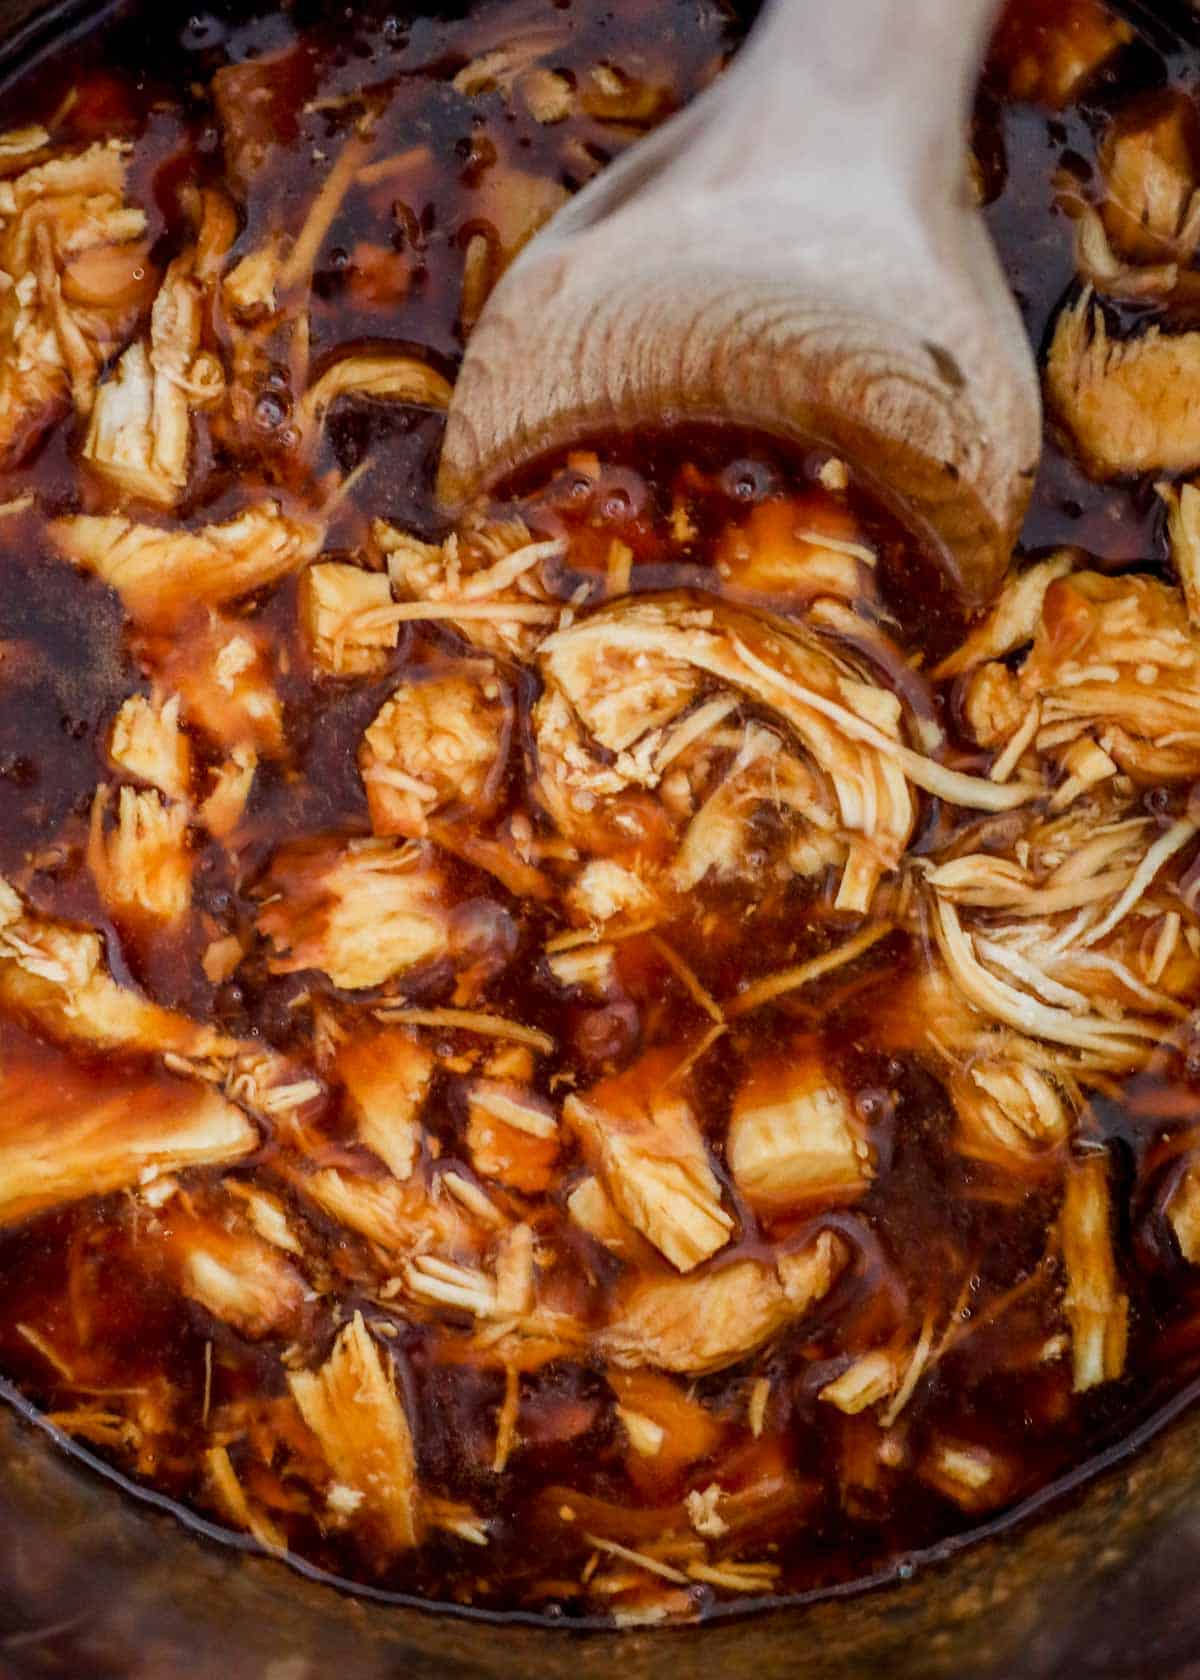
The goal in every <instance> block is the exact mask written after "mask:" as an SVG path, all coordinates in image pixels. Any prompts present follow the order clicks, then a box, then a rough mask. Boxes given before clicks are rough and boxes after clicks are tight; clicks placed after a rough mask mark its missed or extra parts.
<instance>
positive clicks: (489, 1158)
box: [467, 1079, 560, 1195]
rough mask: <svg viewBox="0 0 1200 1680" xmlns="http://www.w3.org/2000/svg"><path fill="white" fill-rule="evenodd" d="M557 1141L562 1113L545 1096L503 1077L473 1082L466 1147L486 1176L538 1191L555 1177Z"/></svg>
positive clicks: (475, 1163)
mask: <svg viewBox="0 0 1200 1680" xmlns="http://www.w3.org/2000/svg"><path fill="white" fill-rule="evenodd" d="M559 1147H560V1145H559V1128H558V1118H557V1116H556V1115H555V1113H554V1111H553V1109H552V1108H551V1106H550V1104H549V1103H547V1102H546V1101H545V1100H544V1099H542V1098H540V1097H536V1096H535V1095H534V1094H533V1093H532V1092H531V1091H529V1090H526V1089H524V1088H523V1087H521V1086H519V1085H513V1084H511V1083H507V1082H505V1081H503V1080H499V1079H480V1080H476V1081H475V1082H474V1083H473V1084H472V1086H471V1088H470V1091H469V1092H468V1096H467V1148H468V1150H469V1151H470V1155H471V1161H472V1164H473V1166H474V1167H475V1170H476V1172H478V1173H479V1174H480V1175H481V1176H482V1177H484V1178H494V1179H498V1180H499V1181H500V1182H501V1183H502V1184H507V1185H511V1186H512V1188H513V1189H514V1190H521V1191H524V1192H525V1194H526V1195H536V1194H537V1193H538V1192H539V1191H543V1190H546V1189H547V1188H548V1187H549V1185H550V1183H551V1182H552V1179H553V1173H554V1166H555V1163H556V1161H557V1160H558V1155H559Z"/></svg>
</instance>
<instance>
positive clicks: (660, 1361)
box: [599, 1231, 849, 1376]
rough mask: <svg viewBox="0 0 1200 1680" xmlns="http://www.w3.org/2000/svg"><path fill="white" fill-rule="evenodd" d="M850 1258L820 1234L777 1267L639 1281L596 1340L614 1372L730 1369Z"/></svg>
mask: <svg viewBox="0 0 1200 1680" xmlns="http://www.w3.org/2000/svg"><path fill="white" fill-rule="evenodd" d="M848 1259H849V1255H848V1253H847V1249H846V1246H845V1244H844V1242H843V1241H842V1239H841V1238H840V1237H839V1236H837V1235H836V1233H834V1232H831V1231H822V1232H820V1234H819V1235H818V1236H817V1237H816V1238H815V1239H814V1240H813V1242H812V1243H811V1244H810V1245H809V1247H808V1248H806V1249H800V1250H797V1251H796V1252H794V1253H792V1254H788V1255H781V1256H780V1257H779V1258H778V1260H777V1262H776V1264H775V1265H770V1264H768V1263H767V1262H765V1261H758V1260H736V1261H734V1262H733V1263H732V1264H731V1265H728V1266H723V1267H720V1268H718V1269H717V1270H715V1271H706V1272H703V1273H702V1274H701V1275H700V1276H699V1277H695V1278H664V1279H656V1278H652V1277H650V1278H639V1279H636V1280H635V1281H633V1282H632V1283H631V1284H630V1286H629V1287H628V1288H627V1289H625V1290H624V1291H623V1293H622V1294H621V1295H620V1297H619V1298H618V1301H617V1304H616V1308H615V1311H614V1313H613V1316H612V1317H611V1318H610V1320H609V1322H608V1325H607V1327H606V1329H605V1330H604V1332H603V1333H602V1335H601V1337H600V1342H599V1345H600V1348H601V1351H602V1352H603V1353H605V1354H606V1355H607V1357H608V1358H609V1359H610V1360H611V1361H612V1362H613V1364H614V1365H617V1366H619V1367H628V1368H634V1369H636V1368H637V1367H638V1366H640V1365H653V1366H657V1367H658V1368H659V1369H661V1370H664V1371H679V1372H682V1373H685V1374H687V1375H690V1376H700V1375H702V1374H703V1373H705V1372H707V1371H720V1370H722V1369H724V1367H725V1366H727V1365H734V1364H736V1363H737V1361H738V1360H739V1359H743V1358H745V1356H746V1355H747V1354H749V1353H752V1352H753V1351H754V1349H755V1348H757V1347H761V1345H762V1344H763V1342H765V1341H768V1340H769V1339H770V1337H771V1336H773V1335H775V1333H776V1332H777V1331H779V1330H781V1329H782V1328H783V1326H784V1325H785V1324H788V1323H789V1322H790V1321H791V1320H793V1319H800V1318H803V1317H804V1316H805V1314H806V1313H807V1312H808V1311H809V1309H810V1308H811V1307H812V1306H814V1305H815V1304H816V1302H818V1301H820V1300H822V1299H823V1297H824V1296H825V1295H827V1294H828V1293H829V1291H830V1289H832V1287H833V1285H834V1283H835V1282H836V1281H837V1278H838V1276H839V1274H840V1273H841V1271H842V1270H843V1269H844V1267H845V1265H846V1263H847V1261H848Z"/></svg>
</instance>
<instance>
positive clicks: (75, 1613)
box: [0, 0, 1200, 1680]
mask: <svg viewBox="0 0 1200 1680" xmlns="http://www.w3.org/2000/svg"><path fill="white" fill-rule="evenodd" d="M137 3H138V0H129V4H130V5H136V4H137ZM450 3H452V0H450ZM792 3H799V0H792ZM897 3H899V0H897ZM427 9H429V7H428V5H427ZM752 9H753V8H751V7H746V8H745V10H746V11H747V12H750V11H751V10H752ZM113 10H114V8H113V7H111V6H109V7H103V6H101V7H97V5H96V4H95V0H68V4H66V5H63V6H58V7H55V6H49V7H47V6H45V5H43V4H41V3H40V0H0V86H3V85H4V84H5V83H6V82H8V81H9V80H10V79H11V77H12V76H13V75H14V74H16V73H17V72H19V70H20V69H21V68H22V67H23V66H25V65H26V64H28V62H29V61H30V60H31V58H33V57H34V56H36V55H37V54H39V53H41V52H43V51H45V50H46V48H47V47H48V46H49V45H51V44H54V45H55V46H56V47H58V48H59V49H60V50H61V47H62V44H63V42H64V41H72V40H73V41H74V42H75V43H76V45H75V47H74V50H76V51H79V52H86V41H87V37H88V33H89V31H90V30H92V29H95V28H103V27H104V19H105V17H106V16H111V15H112V13H113ZM1146 12H1147V14H1148V21H1149V23H1150V25H1151V27H1153V28H1154V29H1156V30H1159V31H1161V29H1163V28H1164V27H1166V28H1168V29H1172V30H1188V31H1189V32H1191V31H1196V35H1195V38H1196V40H1197V44H1198V51H1200V30H1197V25H1196V20H1195V17H1194V14H1193V13H1192V12H1191V11H1190V10H1189V9H1188V8H1187V7H1185V6H1182V5H1180V4H1178V3H1177V0H1160V4H1158V5H1157V6H1154V7H1153V8H1151V7H1149V6H1147V8H1146ZM183 15H184V14H183V13H182V12H181V21H182V18H183ZM1198 1398H1200V1384H1196V1385H1193V1387H1192V1388H1190V1389H1189V1390H1187V1391H1185V1392H1184V1393H1182V1394H1180V1395H1179V1396H1177V1398H1176V1399H1175V1400H1174V1401H1173V1402H1172V1403H1171V1404H1170V1405H1169V1406H1167V1407H1166V1408H1165V1409H1164V1410H1162V1411H1161V1412H1160V1413H1159V1414H1158V1415H1157V1416H1155V1417H1153V1418H1152V1419H1150V1420H1149V1421H1148V1422H1147V1423H1146V1424H1145V1425H1144V1426H1143V1427H1142V1429H1141V1430H1140V1431H1139V1433H1138V1434H1137V1435H1136V1436H1134V1437H1132V1438H1130V1439H1129V1440H1128V1441H1126V1442H1125V1443H1123V1444H1122V1445H1121V1446H1120V1448H1118V1449H1116V1450H1114V1451H1113V1452H1110V1453H1109V1454H1107V1455H1106V1456H1105V1457H1103V1458H1101V1459H1098V1460H1096V1461H1094V1462H1092V1463H1091V1464H1089V1465H1087V1466H1085V1467H1084V1468H1083V1469H1082V1470H1080V1471H1079V1472H1077V1473H1075V1474H1074V1475H1072V1476H1071V1477H1069V1478H1065V1479H1064V1480H1062V1481H1060V1482H1059V1483H1057V1484H1054V1485H1053V1486H1051V1487H1050V1488H1048V1489H1046V1490H1044V1491H1043V1492H1042V1493H1041V1494H1039V1495H1038V1496H1037V1497H1036V1498H1035V1499H1033V1500H1031V1501H1029V1502H1027V1503H1026V1504H1025V1505H1023V1506H1022V1507H1020V1508H1019V1509H1018V1510H1016V1511H1014V1512H1010V1513H1008V1514H1006V1515H1005V1516H1004V1517H1003V1518H1002V1519H1000V1520H998V1521H996V1522H993V1523H991V1524H989V1525H988V1526H987V1527H985V1528H982V1529H979V1530H976V1531H975V1532H974V1533H973V1534H971V1535H968V1536H965V1537H962V1538H960V1539H956V1540H955V1541H953V1542H951V1543H948V1544H946V1545H943V1546H941V1547H939V1548H937V1549H936V1550H935V1551H932V1552H929V1553H924V1554H915V1555H913V1556H911V1557H909V1558H907V1559H905V1560H904V1561H903V1562H902V1563H900V1564H899V1565H898V1566H897V1567H896V1568H895V1569H894V1570H893V1571H891V1572H890V1573H889V1574H888V1575H887V1576H886V1577H881V1578H876V1579H873V1580H870V1581H863V1582H859V1583H856V1584H854V1585H853V1586H852V1587H850V1588H847V1589H844V1590H841V1591H838V1592H836V1593H829V1594H825V1595H822V1596H819V1597H814V1598H811V1599H804V1600H794V1601H791V1602H788V1603H785V1604H782V1605H780V1606H779V1607H777V1608H773V1609H771V1610H769V1611H759V1612H741V1613H739V1612H737V1611H727V1612H725V1613H723V1614H720V1615H718V1616H716V1617H715V1618H713V1619H712V1620H710V1621H709V1622H707V1623H705V1624H704V1625H703V1626H697V1627H683V1628H672V1629H664V1630H659V1631H647V1632H629V1631H626V1632H621V1633H613V1632H609V1631H603V1630H597V1629H583V1630H580V1629H569V1628H568V1627H567V1626H565V1625H560V1626H555V1625H552V1624H549V1623H546V1622H538V1621H536V1620H535V1619H533V1618H531V1617H510V1618H502V1617H494V1616H484V1615H479V1614H474V1613H468V1612H463V1611H457V1610H431V1609H429V1608H426V1607H424V1606H422V1605H419V1604H416V1603H414V1602H412V1601H403V1600H400V1599H398V1598H396V1597H394V1596H392V1595H385V1594H380V1593H374V1594H373V1593H371V1592H370V1591H369V1590H368V1589H361V1588H359V1589H354V1590H350V1589H349V1588H348V1587H346V1586H345V1585H344V1584H341V1583H338V1582H336V1581H333V1580H330V1579H328V1578H325V1577H322V1576H320V1575H319V1574H318V1572H316V1571H314V1570H311V1569H308V1568H304V1567H302V1566H292V1565H291V1564H289V1563H285V1562H283V1561H280V1560H279V1559H276V1558H272V1557H267V1556H263V1555H261V1554H258V1553H257V1551H256V1548H254V1546H253V1545H252V1544H251V1543H250V1542H248V1541H247V1540H246V1539H245V1537H243V1536H240V1535H234V1534H231V1533H229V1532H227V1531H224V1530H222V1529H219V1528H217V1527H215V1526H214V1525H213V1524H211V1523H208V1522H205V1521H203V1520H202V1519H200V1518H198V1517H194V1516H190V1515H187V1514H186V1513H180V1512H178V1511H176V1510H175V1508H174V1507H172V1506H170V1505H169V1504H168V1503H167V1502H166V1501H165V1500H164V1499H162V1498H161V1497H160V1496H158V1495H156V1494H153V1493H150V1492H147V1490H145V1489H142V1488H138V1487H136V1486H135V1485H134V1484H132V1483H131V1482H129V1481H128V1480H126V1479H125V1478H123V1477H122V1476H120V1475H118V1474H116V1473H115V1472H114V1471H112V1470H111V1469H110V1468H108V1467H107V1466H105V1465H104V1464H102V1463H101V1462H100V1461H99V1460H98V1459H96V1458H95V1457H94V1455H93V1454H91V1453H90V1452H89V1451H88V1450H87V1449H86V1448H85V1447H82V1446H80V1445H79V1444H78V1443H76V1442H73V1441H70V1440H68V1439H66V1438H65V1437H63V1436H61V1435H60V1434H59V1432H58V1431H57V1430H55V1429H53V1428H52V1427H51V1426H50V1425H48V1424H46V1423H45V1422H44V1421H42V1420H41V1419H40V1418H39V1417H38V1416H37V1414H36V1413H35V1412H34V1410H33V1409H32V1408H31V1407H29V1406H28V1405H27V1403H26V1402H25V1401H24V1400H23V1399H22V1398H21V1397H20V1395H19V1394H18V1393H17V1392H16V1391H15V1390H14V1389H12V1388H11V1386H9V1385H8V1384H5V1383H3V1382H0V1401H2V1402H3V1404H2V1405H0V1677H3V1676H9V1675H11V1676H14V1677H21V1680H23V1677H25V1676H30V1677H33V1676H41V1675H46V1676H50V1675H61V1676H66V1677H69V1680H107V1677H111V1680H175V1677H177V1676H181V1675H184V1674H186V1675H187V1676H188V1677H189V1680H310V1677H311V1680H316V1677H317V1676H322V1677H324V1676H327V1675H336V1676H337V1677H338V1680H388V1677H392V1676H395V1677H397V1680H399V1677H400V1676H403V1677H405V1680H434V1677H437V1680H448V1677H450V1676H455V1677H461V1680H476V1677H478V1680H484V1677H493V1676H494V1677H498V1680H509V1677H511V1680H526V1677H532V1676H537V1677H538V1680H604V1677H608V1676H618V1675H619V1676H620V1677H621V1680H658V1677H660V1676H662V1677H665V1676H670V1680H693V1677H696V1680H699V1677H701V1676H704V1677H705V1680H726V1677H730V1680H738V1677H741V1676H750V1675H753V1676H754V1677H755V1680H776V1677H782V1676H785V1675H786V1676H789V1677H794V1676H804V1677H809V1676H811V1677H812V1680H840V1677H846V1680H851V1677H857V1676H866V1675H871V1676H875V1675H886V1676H888V1677H889V1680H904V1677H907V1676H913V1677H918V1676H919V1677H926V1676H928V1677H934V1676H941V1675H946V1676H955V1677H956V1680H985V1677H990V1676H995V1677H996V1680H1000V1677H1003V1680H1041V1677H1043V1676H1045V1677H1049V1676H1058V1675H1063V1674H1070V1675H1071V1676H1073V1677H1078V1676H1086V1675H1095V1676H1104V1677H1105V1680H1125V1677H1128V1680H1133V1677H1135V1676H1141V1675H1150V1674H1153V1675H1154V1676H1155V1677H1156V1680H1170V1677H1171V1676H1177V1677H1178V1680H1182V1677H1183V1675H1184V1674H1185V1673H1186V1674H1188V1675H1195V1674H1197V1673H1200V1405H1197V1404H1195V1402H1196V1400H1197V1399H1198Z"/></svg>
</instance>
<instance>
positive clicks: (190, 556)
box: [50, 502, 321, 628]
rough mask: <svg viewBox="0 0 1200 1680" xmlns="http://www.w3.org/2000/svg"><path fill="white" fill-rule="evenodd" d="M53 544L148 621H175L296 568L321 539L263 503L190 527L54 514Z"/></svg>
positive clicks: (307, 526) (149, 623) (315, 528)
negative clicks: (215, 522)
mask: <svg viewBox="0 0 1200 1680" xmlns="http://www.w3.org/2000/svg"><path fill="white" fill-rule="evenodd" d="M50 533H51V536H52V537H53V539H54V542H55V544H56V546H57V547H58V549H59V551H60V552H61V553H62V554H63V555H64V556H65V557H66V558H67V559H68V560H69V561H70V562H71V563H72V565H75V566H80V567H82V568H83V570H85V571H89V572H94V573H95V574H96V576H97V577H99V578H102V579H103V580H104V582H105V583H107V584H109V585H110V586H111V587H112V588H113V589H115V590H116V591H117V593H118V595H120V597H121V600H122V603H123V604H124V607H125V610H126V612H128V613H129V615H130V617H131V618H134V619H136V620H137V621H138V622H139V623H141V624H144V625H146V626H147V627H149V628H155V627H165V626H169V625H170V624H172V623H174V622H176V621H177V620H178V619H179V618H180V617H182V616H183V614H184V613H185V612H187V610H188V609H189V608H190V607H192V606H193V605H194V604H195V603H197V602H201V603H203V604H205V605H208V606H220V605H221V604H223V603H224V602H226V601H235V600H237V599H238V597H239V596H242V595H248V594H250V593H251V592H252V591H253V590H255V589H261V588H262V587H263V585H264V584H268V583H276V582H278V580H279V579H280V578H282V577H285V576H286V575H287V574H288V573H289V572H294V571H298V570H299V569H300V568H301V567H302V566H304V565H305V564H306V563H307V562H308V561H309V560H311V559H312V557H313V555H314V554H316V552H317V550H318V549H319V547H320V546H321V530H320V527H319V526H316V525H312V524H308V523H306V522H304V521H301V520H297V519H291V518H289V517H288V516H287V515H286V514H284V513H283V512H282V510H281V509H280V508H279V506H278V504H277V503H275V502H262V503H260V504H258V505H257V506H255V507H250V508H247V509H246V511H245V512H244V513H240V514H238V515H237V516H236V517H235V518H233V519H229V520H226V521H225V522H224V524H221V525H205V526H202V527H201V528H200V529H199V530H196V531H181V530H164V529H161V528H159V527H158V526H154V525H137V524H134V523H133V522H132V521H131V520H128V519H125V518H122V517H121V516H119V515H117V514H110V515H109V514H106V515H102V514H75V515H72V516H71V517H69V518H65V519H58V520H55V521H54V523H53V524H52V525H51V527H50Z"/></svg>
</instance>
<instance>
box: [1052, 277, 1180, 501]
mask: <svg viewBox="0 0 1200 1680" xmlns="http://www.w3.org/2000/svg"><path fill="white" fill-rule="evenodd" d="M1198 369H1200V333H1195V332H1184V333H1173V334H1167V333H1163V332H1162V331H1161V330H1160V328H1158V327H1157V326H1153V327H1150V328H1149V329H1148V330H1147V331H1146V332H1144V333H1142V334H1140V336H1138V337H1136V338H1131V339H1128V340H1117V339H1113V338H1112V337H1111V336H1110V335H1109V330H1108V327H1107V325H1106V323H1105V319H1104V314H1103V311H1102V310H1101V309H1100V307H1099V306H1098V305H1096V304H1094V303H1093V300H1092V296H1091V293H1090V292H1089V291H1086V290H1085V291H1084V292H1083V293H1082V294H1081V295H1080V297H1079V299H1078V301H1077V302H1075V303H1073V304H1070V305H1068V307H1067V308H1065V309H1064V310H1063V311H1062V313H1061V314H1060V315H1059V317H1058V321H1057V323H1056V324H1055V328H1054V337H1053V339H1052V341H1051V344H1050V353H1049V356H1048V358H1047V361H1046V381H1045V384H1046V396H1047V400H1048V401H1049V403H1050V404H1051V406H1052V407H1053V408H1054V409H1055V410H1056V411H1057V413H1058V416H1059V418H1060V420H1061V421H1062V423H1063V425H1064V426H1065V427H1066V428H1067V430H1068V432H1069V433H1070V435H1071V438H1072V439H1073V441H1074V443H1075V447H1076V448H1077V449H1078V451H1079V453H1080V455H1081V456H1082V458H1083V461H1084V464H1085V466H1086V467H1087V469H1088V471H1089V473H1091V474H1092V475H1093V476H1094V477H1096V478H1099V479H1108V478H1117V477H1121V476H1123V475H1124V474H1127V473H1139V472H1170V473H1181V472H1190V471H1191V470H1192V469H1193V468H1195V467H1197V466H1200V410H1198V409H1197V408H1196V405H1195V404H1194V403H1193V402H1192V400H1191V397H1190V394H1189V393H1190V391H1191V386H1192V383H1193V381H1194V380H1195V378H1196V376H1197V370H1198Z"/></svg>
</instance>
